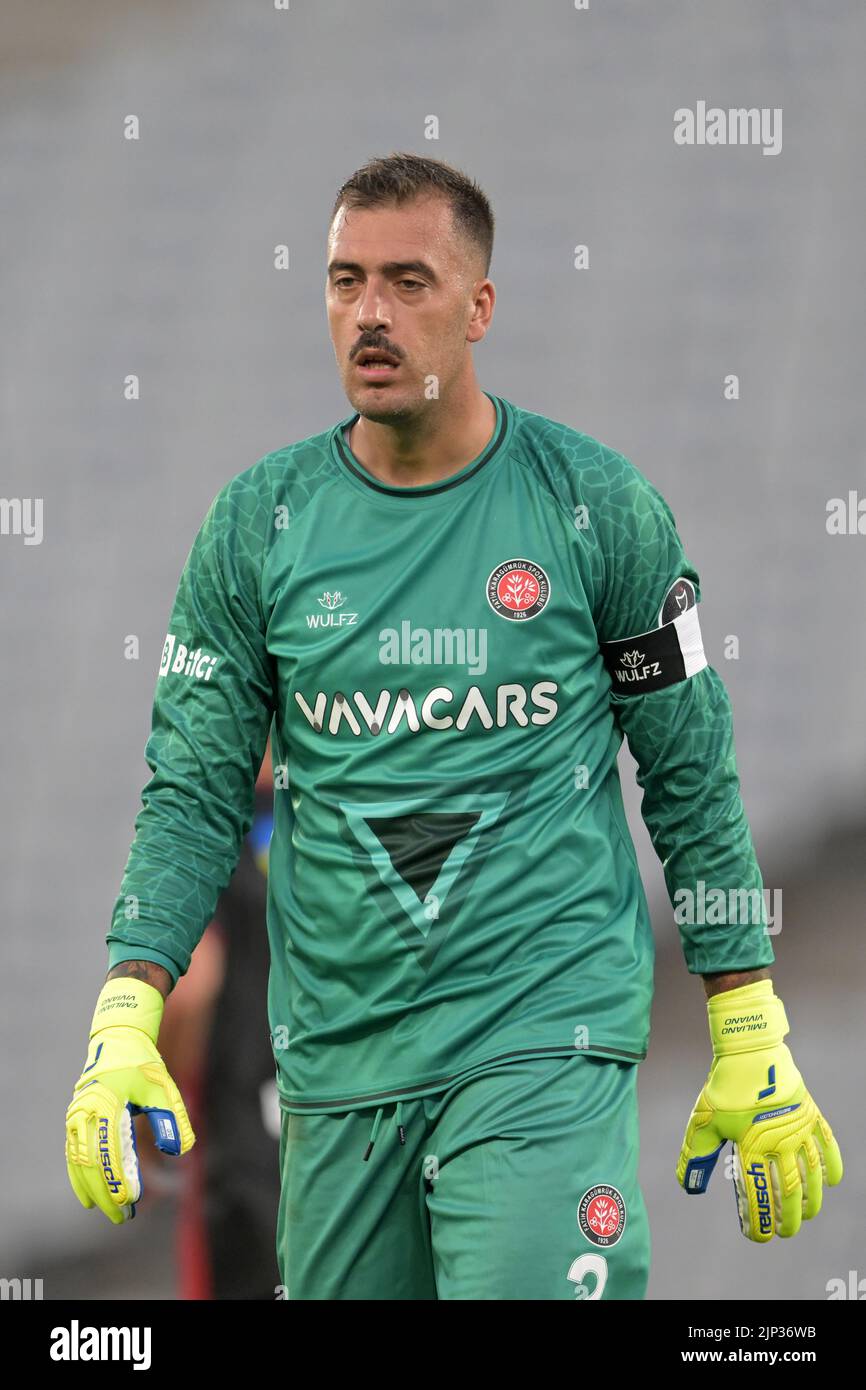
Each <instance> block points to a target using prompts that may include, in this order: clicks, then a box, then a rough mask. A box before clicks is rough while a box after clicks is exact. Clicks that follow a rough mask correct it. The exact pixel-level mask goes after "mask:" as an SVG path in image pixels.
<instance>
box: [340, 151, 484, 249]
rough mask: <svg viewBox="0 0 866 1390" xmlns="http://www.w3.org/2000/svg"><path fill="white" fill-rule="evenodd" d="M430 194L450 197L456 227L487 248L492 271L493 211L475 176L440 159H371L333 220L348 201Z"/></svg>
mask: <svg viewBox="0 0 866 1390" xmlns="http://www.w3.org/2000/svg"><path fill="white" fill-rule="evenodd" d="M425 194H439V195H441V196H442V197H444V198H447V200H448V202H449V203H450V204H451V213H452V216H453V218H454V222H455V224H456V226H457V227H458V228H459V229H460V230H461V231H462V232H463V233H464V234H465V236H466V237H467V238H468V239H469V241H471V242H472V243H473V244H474V245H475V246H477V247H478V250H479V251H480V252H481V256H482V259H483V261H484V274H485V275H487V274H488V272H489V270H490V258H491V256H492V254H493V210H492V208H491V206H490V203H489V202H488V200H487V198H486V196H485V194H484V193H483V192H482V190H481V189H480V188H479V186H478V184H477V183H476V182H475V180H474V179H471V178H469V176H468V174H464V173H462V172H461V171H460V170H459V169H455V168H454V167H453V166H452V165H450V164H445V163H443V161H442V160H440V159H426V158H425V157H424V156H423V155H420V154H406V153H403V152H395V153H394V154H389V155H386V156H384V157H383V158H380V159H370V160H368V161H367V163H366V164H364V165H362V166H361V168H360V169H356V170H355V172H354V174H352V176H351V178H349V179H347V180H346V182H345V183H344V184H343V186H342V187H341V189H340V191H339V192H338V194H337V197H336V201H335V202H334V207H333V210H332V212H331V222H332V223H333V221H334V218H335V217H336V215H337V213H338V212H339V210H340V208H341V207H343V206H344V205H345V206H346V207H348V208H373V207H381V206H382V205H383V204H387V203H397V204H398V205H399V204H400V203H408V202H411V201H412V199H413V198H419V197H422V196H424V195H425Z"/></svg>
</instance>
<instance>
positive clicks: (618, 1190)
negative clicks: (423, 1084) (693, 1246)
mask: <svg viewBox="0 0 866 1390" xmlns="http://www.w3.org/2000/svg"><path fill="white" fill-rule="evenodd" d="M637 1073H638V1065H637V1063H633V1062H618V1061H612V1060H608V1059H605V1058H600V1057H593V1056H589V1055H588V1054H581V1053H575V1054H574V1055H573V1056H568V1057H541V1058H531V1059H524V1060H518V1061H513V1062H508V1063H503V1064H502V1065H499V1066H496V1067H494V1068H491V1069H490V1070H489V1071H484V1072H481V1073H477V1074H475V1075H473V1076H472V1077H470V1078H469V1079H466V1080H463V1081H460V1082H456V1083H455V1084H453V1085H452V1086H450V1087H449V1088H448V1089H447V1090H445V1091H442V1092H440V1093H438V1094H436V1095H434V1096H425V1097H423V1098H421V1099H419V1100H413V1101H403V1102H402V1103H401V1104H400V1105H396V1104H394V1103H391V1104H389V1105H387V1106H383V1107H381V1109H380V1111H379V1112H377V1111H375V1110H371V1109H364V1110H354V1111H350V1112H347V1113H342V1114H336V1115H334V1114H332V1115H296V1114H286V1113H284V1114H283V1117H282V1133H281V1139H280V1172H281V1182H282V1186H281V1194H280V1206H279V1217H278V1223H277V1259H278V1262H279V1269H280V1277H281V1279H282V1283H283V1286H284V1292H283V1296H284V1297H286V1298H289V1299H329V1300H330V1299H377V1300H378V1299H404V1300H415V1299H445V1298H447V1299H473V1300H475V1299H560V1298H562V1299H574V1298H579V1299H584V1298H587V1299H589V1298H615V1299H641V1298H643V1297H644V1295H645V1292H646V1285H647V1279H648V1275H649V1260H650V1238H649V1223H648V1221H647V1214H646V1208H645V1206H644V1201H643V1196H642V1194H641V1191H640V1188H639V1186H638V1174H637V1170H638V1147H639V1140H638V1110H637ZM377 1114H378V1119H377ZM401 1127H402V1128H401ZM371 1131H372V1132H373V1134H374V1137H375V1142H374V1144H373V1148H372V1150H371V1151H369V1157H368V1159H367V1161H366V1162H365V1161H364V1154H365V1153H366V1152H368V1145H369V1141H370V1138H371ZM401 1135H402V1138H403V1139H404V1140H405V1142H401Z"/></svg>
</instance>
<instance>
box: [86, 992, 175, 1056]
mask: <svg viewBox="0 0 866 1390" xmlns="http://www.w3.org/2000/svg"><path fill="white" fill-rule="evenodd" d="M164 1008H165V1000H164V999H163V997H162V995H161V994H160V992H159V990H158V989H155V988H154V987H153V985H149V984H148V983H147V982H146V981H145V980H131V979H120V980H108V981H107V982H106V983H105V984H104V985H103V987H102V991H101V993H100V995H99V998H98V999H97V1001H96V1008H95V1010H94V1012H93V1020H92V1022H91V1024H90V1036H91V1037H93V1035H94V1033H99V1032H101V1031H102V1029H103V1028H139V1029H140V1030H141V1032H142V1033H146V1034H147V1036H148V1037H149V1038H150V1040H151V1042H152V1043H155V1042H156V1040H157V1038H158V1036H159V1025H160V1023H161V1022H162V1011H163V1009H164Z"/></svg>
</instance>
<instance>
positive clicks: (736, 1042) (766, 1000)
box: [707, 980, 789, 1057]
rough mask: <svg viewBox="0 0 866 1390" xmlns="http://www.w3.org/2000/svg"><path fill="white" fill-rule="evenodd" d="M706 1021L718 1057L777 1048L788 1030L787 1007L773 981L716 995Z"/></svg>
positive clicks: (709, 1002) (710, 1005) (708, 1008)
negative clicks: (774, 987) (774, 988)
mask: <svg viewBox="0 0 866 1390" xmlns="http://www.w3.org/2000/svg"><path fill="white" fill-rule="evenodd" d="M707 1018H708V1020H709V1025H710V1037H711V1039H712V1043H713V1055H714V1056H716V1057H728V1056H730V1055H731V1054H732V1053H736V1052H754V1051H756V1050H757V1049H759V1048H763V1047H777V1046H778V1045H779V1043H781V1041H782V1039H783V1038H784V1036H785V1034H786V1033H787V1032H788V1031H789V1029H788V1020H787V1018H786V1016H785V1006H784V1004H783V1003H782V1001H781V999H779V998H778V996H777V995H776V994H775V993H774V991H773V983H772V981H771V980H755V981H754V982H753V983H752V984H750V985H741V986H740V988H739V989H727V990H724V991H723V992H722V993H721V994H714V995H713V996H712V997H711V998H710V999H708V1000H707Z"/></svg>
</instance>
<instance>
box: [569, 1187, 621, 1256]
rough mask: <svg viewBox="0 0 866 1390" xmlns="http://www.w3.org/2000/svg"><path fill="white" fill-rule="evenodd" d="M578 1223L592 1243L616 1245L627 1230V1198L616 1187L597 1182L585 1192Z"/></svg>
mask: <svg viewBox="0 0 866 1390" xmlns="http://www.w3.org/2000/svg"><path fill="white" fill-rule="evenodd" d="M577 1224H578V1226H579V1227H580V1229H581V1230H582V1231H583V1234H584V1235H585V1236H586V1238H587V1240H588V1241H589V1242H590V1243H591V1244H592V1245H602V1246H609V1245H616V1243H617V1241H618V1240H619V1239H620V1237H621V1236H622V1233H623V1231H624V1230H625V1199H624V1198H623V1195H622V1193H621V1192H620V1191H618V1189H617V1188H615V1187H609V1186H608V1185H607V1183H603V1182H600V1183H596V1185H595V1187H590V1188H589V1190H588V1191H587V1192H584V1194H583V1196H582V1197H581V1199H580V1206H579V1207H578V1209H577Z"/></svg>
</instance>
